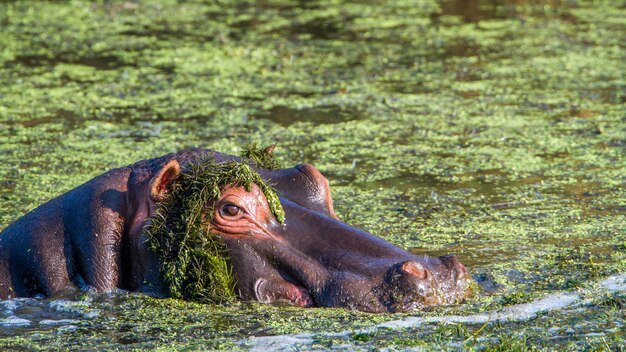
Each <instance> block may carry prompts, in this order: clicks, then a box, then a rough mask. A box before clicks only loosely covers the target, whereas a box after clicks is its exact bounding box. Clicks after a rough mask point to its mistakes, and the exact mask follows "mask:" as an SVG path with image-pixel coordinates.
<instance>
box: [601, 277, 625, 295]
mask: <svg viewBox="0 0 626 352" xmlns="http://www.w3.org/2000/svg"><path fill="white" fill-rule="evenodd" d="M600 286H602V287H604V288H605V289H607V290H609V291H611V292H623V291H626V274H621V275H614V276H611V277H608V278H606V279H604V280H602V281H601V282H600Z"/></svg>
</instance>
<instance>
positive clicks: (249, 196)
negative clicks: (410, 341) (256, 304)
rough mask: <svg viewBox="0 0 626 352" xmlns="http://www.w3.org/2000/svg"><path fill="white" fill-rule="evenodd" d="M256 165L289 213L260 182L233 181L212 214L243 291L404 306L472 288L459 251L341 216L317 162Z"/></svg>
mask: <svg viewBox="0 0 626 352" xmlns="http://www.w3.org/2000/svg"><path fill="white" fill-rule="evenodd" d="M216 159H224V156H222V155H216ZM255 170H256V172H258V174H259V175H260V176H261V178H262V179H263V180H265V181H266V182H267V183H268V184H270V185H272V187H273V188H274V189H275V190H276V192H277V195H278V199H279V201H280V205H282V209H283V210H284V221H279V219H277V217H276V216H275V212H273V210H272V207H271V206H270V204H269V203H268V199H267V196H266V195H267V192H264V190H263V189H262V187H260V186H259V185H258V184H255V183H253V184H251V185H249V186H248V187H246V186H240V185H230V184H227V185H225V186H224V187H222V188H221V192H220V194H219V196H218V197H217V198H216V199H215V200H214V202H213V204H211V206H210V207H208V209H210V214H205V218H206V221H207V223H208V224H210V225H207V226H208V227H209V228H210V231H211V233H213V234H215V235H217V236H218V237H219V239H220V242H222V243H223V244H224V245H225V247H227V249H228V258H229V266H230V268H231V270H232V273H233V276H234V279H235V284H234V285H235V292H236V294H237V296H239V297H240V298H241V299H243V300H256V301H260V302H265V303H270V302H280V301H285V302H289V303H291V304H294V305H297V306H302V307H344V308H349V309H356V310H362V311H368V312H404V311H411V310H416V309H422V308H424V307H428V306H433V305H439V304H449V303H456V302H460V301H462V300H463V299H464V298H465V297H466V296H467V295H468V294H469V283H470V276H469V275H468V273H467V271H466V269H465V267H464V266H463V265H462V264H460V263H459V262H458V260H457V259H456V258H455V257H454V256H453V255H448V256H442V257H427V256H416V255H414V254H411V253H409V252H407V251H405V250H403V249H401V248H398V247H396V246H394V245H393V244H391V243H389V242H387V241H385V240H383V239H382V238H380V237H376V236H374V235H372V234H369V233H367V232H365V231H363V230H360V229H357V228H354V227H351V226H349V225H347V224H346V223H344V222H342V221H340V220H339V218H338V217H337V215H336V214H335V212H334V210H333V202H332V198H331V196H330V189H329V186H328V181H327V180H326V178H325V177H324V176H323V175H322V174H321V173H320V171H319V170H317V169H316V168H315V167H314V166H312V165H309V164H300V165H297V166H295V167H292V168H286V169H273V170H270V169H263V168H255ZM270 203H271V202H270ZM280 220H282V219H280Z"/></svg>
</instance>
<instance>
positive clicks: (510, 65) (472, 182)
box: [0, 0, 626, 350]
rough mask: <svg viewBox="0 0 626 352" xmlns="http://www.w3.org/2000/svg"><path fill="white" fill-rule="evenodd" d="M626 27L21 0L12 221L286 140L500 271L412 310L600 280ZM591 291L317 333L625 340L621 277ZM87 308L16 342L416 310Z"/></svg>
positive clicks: (614, 222)
mask: <svg viewBox="0 0 626 352" xmlns="http://www.w3.org/2000/svg"><path fill="white" fill-rule="evenodd" d="M461 4H465V7H462V6H461ZM625 33H626V3H625V2H624V1H623V0H615V1H600V0H598V1H582V0H562V1H559V0H546V1H538V0H537V1H530V0H529V1H522V0H517V1H507V0H500V1H498V0H494V1H486V0H478V1H477V0H473V1H453V0H444V1H442V2H437V1H429V0H416V1H408V0H407V1H401V0H398V1H384V2H378V1H350V2H348V1H302V2H297V1H282V0H277V1H210V2H204V1H202V2H201V1H198V2H194V1H181V2H180V3H178V2H174V1H159V2H148V1H146V2H134V1H132V2H131V1H128V2H108V1H101V2H79V1H69V2H58V3H57V2H20V3H12V2H3V3H0V155H1V162H0V228H4V227H5V226H6V225H8V224H9V223H10V222H11V221H13V220H14V219H16V218H17V217H19V216H20V215H22V214H24V213H25V212H27V211H28V210H30V209H33V208H34V207H36V206H37V205H39V204H41V203H43V202H45V201H46V200H48V199H50V198H53V197H55V196H57V195H59V194H61V193H63V192H65V191H67V190H69V189H71V188H73V187H75V186H77V185H79V184H81V183H82V182H85V181H87V180H89V179H91V178H92V177H94V176H96V175H98V174H100V173H102V172H104V171H105V170H108V169H110V168H113V167H118V166H122V165H126V164H129V163H132V162H134V161H136V160H139V159H144V158H151V157H155V156H159V155H162V154H165V153H168V152H172V151H176V150H180V149H183V148H186V147H208V148H213V149H216V150H219V151H222V152H226V153H232V154H238V153H239V152H240V149H239V147H240V146H242V145H244V144H246V143H248V142H251V141H257V142H259V144H260V145H268V144H271V143H274V142H277V143H278V148H277V151H276V154H277V156H278V158H279V159H280V161H281V162H283V163H284V164H286V165H290V164H295V163H298V162H309V163H312V164H314V165H316V166H317V167H318V168H319V169H320V170H322V172H324V173H325V174H326V175H327V177H328V178H329V179H330V183H331V187H332V189H333V194H334V198H335V205H336V208H337V211H338V213H339V215H340V217H341V218H343V219H344V220H346V221H347V222H349V223H351V224H353V225H355V226H358V227H361V228H364V229H366V230H368V231H370V232H373V233H376V234H379V235H381V236H383V237H385V238H387V239H388V240H390V241H392V242H394V243H396V244H398V245H400V246H402V247H404V248H407V249H409V250H412V251H414V252H416V253H431V254H443V253H456V254H457V255H458V256H459V257H460V259H461V261H462V262H463V263H466V265H467V266H468V267H469V269H470V271H471V273H472V274H473V275H474V277H475V278H476V279H477V281H479V283H480V284H481V285H482V286H483V287H484V290H483V292H482V293H481V294H479V296H478V297H476V298H475V299H473V300H470V302H468V303H466V304H463V305H460V306H457V307H448V308H442V309H437V310H435V311H433V312H425V313H415V314H414V315H440V314H452V313H455V314H470V313H473V312H477V311H490V310H494V309H498V308H500V307H502V306H506V305H510V304H514V303H520V302H526V301H530V300H532V299H534V298H535V297H541V296H543V295H545V294H547V293H549V292H554V291H561V290H568V291H576V290H579V289H582V288H585V289H590V288H593V287H594V285H595V284H596V283H597V282H598V280H600V279H601V278H603V277H606V276H608V275H611V274H614V273H619V272H621V273H624V272H625V271H626V270H625V269H626V254H625V252H626V234H625V229H626V220H625V219H626V217H625V216H624V215H626V191H625V187H624V185H625V181H626V178H625V177H626V176H625V175H626V162H625V157H624V155H625V154H626V153H625V152H626V78H625V72H626V64H625V63H626V55H625V49H626V48H625V44H624V43H626V41H625V40H624V37H625ZM591 298H592V300H591V301H590V302H588V303H587V305H585V306H584V307H582V308H583V309H580V310H571V311H566V312H565V313H563V312H561V313H547V314H545V315H542V316H541V317H540V318H539V319H535V320H532V321H529V322H526V323H509V324H491V325H489V326H486V327H482V328H481V326H473V325H472V324H467V325H463V324H461V325H446V324H431V325H430V326H428V327H421V328H420V329H416V330H415V331H388V332H380V333H378V334H375V335H354V336H353V337H352V338H347V339H346V338H343V339H340V338H337V339H332V338H322V339H320V340H319V341H318V343H317V344H316V345H313V346H308V347H307V348H328V347H332V346H337V344H339V345H341V344H348V346H351V347H350V348H360V349H373V348H398V349H402V348H406V347H420V346H423V347H427V348H451V349H454V348H468V349H472V348H478V349H482V348H495V349H507V348H510V349H512V348H518V349H521V350H525V349H533V348H541V349H551V348H566V349H600V350H602V349H610V348H613V349H618V348H622V349H623V348H625V347H624V320H625V318H624V313H623V311H624V310H623V308H624V304H625V300H626V299H625V298H624V294H623V293H621V294H613V295H600V296H595V297H591ZM83 303H84V302H81V301H80V300H79V301H78V302H75V303H74V304H76V305H79V306H81V304H83ZM87 306H88V308H85V309H97V310H99V311H100V312H102V314H100V315H99V317H98V318H95V319H81V320H80V322H79V323H78V324H76V326H75V327H74V328H73V329H69V328H64V327H60V328H57V327H56V326H50V327H48V328H46V327H37V328H34V329H32V328H29V329H15V330H13V329H5V331H3V332H0V334H1V335H2V336H3V337H2V338H1V339H0V347H2V348H18V347H19V348H23V349H57V348H70V349H72V348H80V347H81V346H83V347H84V346H91V348H94V349H102V348H106V349H117V348H164V349H167V348H175V349H178V348H190V349H196V348H197V349H204V348H220V347H222V348H234V347H237V346H240V347H241V348H245V346H246V345H245V343H244V345H240V344H236V343H237V341H244V342H245V341H247V339H249V338H250V336H258V335H268V334H269V335H272V334H280V333H288V332H320V331H327V332H333V331H342V330H345V329H346V328H348V329H356V328H358V327H362V326H369V325H372V324H374V323H377V322H380V321H384V320H392V319H397V318H399V317H400V316H398V315H395V316H391V315H367V314H362V313H357V312H348V311H343V310H328V309H326V310H325V309H309V310H299V309H293V308H289V307H266V306H262V305H256V304H247V303H245V304H244V303H242V304H235V305H232V306H229V307H215V306H209V305H198V304H193V303H185V302H182V301H176V300H151V299H147V298H144V297H141V296H134V295H130V296H128V297H125V298H124V297H123V298H120V299H116V300H107V299H93V298H89V304H88V305H87ZM548 327H552V329H548ZM242 346H243V347H242Z"/></svg>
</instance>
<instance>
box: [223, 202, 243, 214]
mask: <svg viewBox="0 0 626 352" xmlns="http://www.w3.org/2000/svg"><path fill="white" fill-rule="evenodd" d="M244 212H245V211H244V210H243V209H242V208H241V207H240V206H238V205H236V204H233V203H224V204H222V205H221V206H220V213H221V215H222V216H223V217H236V216H240V215H241V214H243V213H244Z"/></svg>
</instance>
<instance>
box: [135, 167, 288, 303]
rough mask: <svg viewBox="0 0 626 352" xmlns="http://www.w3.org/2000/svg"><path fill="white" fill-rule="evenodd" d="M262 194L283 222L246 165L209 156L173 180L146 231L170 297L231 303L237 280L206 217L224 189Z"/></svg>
mask: <svg viewBox="0 0 626 352" xmlns="http://www.w3.org/2000/svg"><path fill="white" fill-rule="evenodd" d="M253 183H254V184H256V185H257V186H259V187H260V188H261V189H262V190H263V194H264V196H265V198H266V199H267V201H268V204H269V206H270V208H271V211H272V214H273V215H274V216H275V217H276V219H277V220H278V221H279V222H283V221H284V217H285V216H284V211H283V209H282V207H281V205H280V201H279V200H278V196H277V195H276V193H275V191H274V190H272V189H271V187H270V186H269V185H268V184H267V183H266V182H265V181H264V180H263V179H262V178H261V177H260V176H259V174H258V173H256V172H255V171H253V170H252V169H251V168H250V166H248V165H247V164H245V163H240V162H237V161H224V162H221V163H217V162H215V160H214V159H213V157H212V156H207V157H203V158H201V159H200V160H198V161H197V162H195V163H190V164H189V165H188V166H187V167H186V168H185V169H184V170H182V172H181V173H180V174H179V175H178V177H177V182H176V184H175V185H174V187H173V189H172V191H171V194H169V195H168V196H167V197H166V199H165V200H164V201H162V202H160V203H158V206H157V211H156V213H155V214H154V216H153V217H152V219H151V222H150V225H149V226H147V227H146V235H147V237H148V239H149V242H150V248H152V250H153V251H155V252H156V253H158V256H159V258H160V259H161V261H162V264H163V270H162V271H163V278H164V280H165V281H166V283H167V285H168V288H169V292H170V294H171V295H172V296H173V297H177V298H185V299H193V300H202V301H209V302H214V303H221V302H225V301H230V300H232V299H234V297H235V293H234V286H235V281H234V280H235V279H234V277H233V275H232V272H231V271H230V267H229V265H228V264H227V258H228V249H227V248H226V247H225V246H224V244H223V243H222V242H221V241H220V240H219V239H218V238H216V236H215V235H214V234H212V233H211V225H210V221H208V220H207V216H210V214H213V212H214V211H215V209H213V208H212V207H213V206H214V204H215V200H217V199H218V198H219V196H220V193H221V192H222V190H223V189H224V187H226V186H229V187H243V188H244V189H245V190H246V191H247V192H249V191H251V187H252V184H253Z"/></svg>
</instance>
